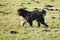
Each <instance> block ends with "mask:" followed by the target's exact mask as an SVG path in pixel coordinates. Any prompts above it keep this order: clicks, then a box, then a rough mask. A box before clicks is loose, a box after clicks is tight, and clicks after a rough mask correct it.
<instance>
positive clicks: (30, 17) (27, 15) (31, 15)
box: [17, 8, 48, 27]
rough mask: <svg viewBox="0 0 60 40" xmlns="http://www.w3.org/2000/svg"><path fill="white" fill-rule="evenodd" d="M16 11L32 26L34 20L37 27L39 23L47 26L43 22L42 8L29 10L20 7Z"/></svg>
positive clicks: (44, 12) (43, 12)
mask: <svg viewBox="0 0 60 40" xmlns="http://www.w3.org/2000/svg"><path fill="white" fill-rule="evenodd" d="M17 12H18V15H19V16H22V17H23V18H24V19H25V20H26V21H27V22H28V23H29V25H30V26H32V23H33V21H34V20H36V21H37V22H38V27H39V26H40V23H41V24H43V25H45V26H46V27H48V25H47V24H46V23H45V20H44V16H43V14H44V15H46V11H44V10H41V11H39V10H34V11H32V12H30V11H27V10H25V9H23V8H20V9H18V10H17Z"/></svg>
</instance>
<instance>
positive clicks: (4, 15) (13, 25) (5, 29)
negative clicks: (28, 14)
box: [0, 0, 60, 40]
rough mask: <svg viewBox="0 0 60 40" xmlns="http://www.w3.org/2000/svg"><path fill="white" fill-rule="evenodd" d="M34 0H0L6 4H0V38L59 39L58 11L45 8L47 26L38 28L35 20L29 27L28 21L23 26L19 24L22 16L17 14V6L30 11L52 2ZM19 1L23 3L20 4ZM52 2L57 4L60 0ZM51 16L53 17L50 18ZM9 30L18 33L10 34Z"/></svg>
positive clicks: (24, 39)
mask: <svg viewBox="0 0 60 40" xmlns="http://www.w3.org/2000/svg"><path fill="white" fill-rule="evenodd" d="M36 1H37V0H35V1H32V0H17V1H16V0H0V5H6V6H0V40H60V19H59V17H60V11H48V10H47V15H46V16H45V21H46V23H47V24H48V25H49V27H48V28H43V27H42V25H41V26H40V27H39V28H38V27H37V22H36V21H34V23H33V28H32V27H29V25H28V23H27V24H26V25H25V26H24V27H22V26H21V25H20V22H21V20H22V18H21V17H19V16H18V15H17V10H18V9H19V8H21V7H26V8H27V10H29V11H32V10H34V8H35V7H36V8H43V7H44V6H45V5H46V4H51V3H52V2H51V0H45V1H43V0H38V1H39V2H40V3H36ZM43 2H44V3H43ZM21 3H25V4H23V6H21V5H22V4H21ZM27 3H31V4H27ZM52 4H54V5H55V6H58V5H59V4H60V0H55V1H54V2H53V3H52ZM52 16H54V17H55V19H52ZM44 30H45V31H44ZM46 30H48V31H46ZM11 31H17V32H18V33H17V34H11V33H10V32H11Z"/></svg>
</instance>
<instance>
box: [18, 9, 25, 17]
mask: <svg viewBox="0 0 60 40" xmlns="http://www.w3.org/2000/svg"><path fill="white" fill-rule="evenodd" d="M23 11H24V9H22V8H20V9H18V10H17V14H18V15H19V16H22V12H23Z"/></svg>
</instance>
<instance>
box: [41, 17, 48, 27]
mask: <svg viewBox="0 0 60 40" xmlns="http://www.w3.org/2000/svg"><path fill="white" fill-rule="evenodd" d="M40 22H41V24H43V25H45V27H46V28H47V27H48V25H47V24H46V23H45V20H44V17H42V18H41V19H40Z"/></svg>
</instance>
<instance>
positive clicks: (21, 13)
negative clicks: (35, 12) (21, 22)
mask: <svg viewBox="0 0 60 40" xmlns="http://www.w3.org/2000/svg"><path fill="white" fill-rule="evenodd" d="M17 12H18V15H19V16H23V17H26V16H29V15H31V12H30V11H27V10H25V9H23V8H20V9H18V10H17Z"/></svg>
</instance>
